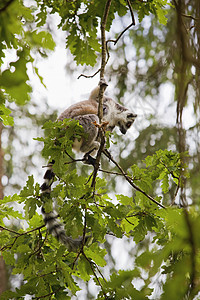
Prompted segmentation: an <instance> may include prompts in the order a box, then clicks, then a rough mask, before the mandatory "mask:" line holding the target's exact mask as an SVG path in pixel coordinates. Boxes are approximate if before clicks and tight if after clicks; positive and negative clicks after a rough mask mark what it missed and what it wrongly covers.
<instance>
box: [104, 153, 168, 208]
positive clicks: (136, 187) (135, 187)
mask: <svg viewBox="0 0 200 300" xmlns="http://www.w3.org/2000/svg"><path fill="white" fill-rule="evenodd" d="M103 153H104V154H105V155H106V156H107V157H108V158H109V159H110V160H111V161H112V162H113V163H114V164H115V165H116V167H117V168H118V169H119V170H120V171H121V173H122V174H123V176H124V178H125V179H126V180H127V181H128V182H129V183H130V185H131V186H132V187H133V188H134V189H135V190H137V191H138V192H140V193H142V194H143V195H144V196H146V197H147V198H148V199H149V200H151V201H152V202H154V203H155V204H156V205H158V206H160V207H162V208H165V206H164V205H162V204H161V203H159V202H158V201H156V200H155V199H154V198H153V197H151V196H150V195H148V194H147V193H146V192H145V191H143V190H142V189H141V188H139V187H138V186H137V185H135V184H134V183H133V181H132V180H131V179H130V177H128V176H127V175H126V173H125V172H124V170H123V169H122V168H121V167H120V165H119V164H118V163H117V162H116V161H115V160H114V159H113V158H112V156H111V154H110V153H109V152H108V151H107V150H106V151H103Z"/></svg>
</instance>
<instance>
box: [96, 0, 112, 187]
mask: <svg viewBox="0 0 200 300" xmlns="http://www.w3.org/2000/svg"><path fill="white" fill-rule="evenodd" d="M111 2H112V0H107V2H106V5H105V8H104V14H103V17H102V22H101V47H102V49H101V69H100V83H101V80H102V79H104V73H105V66H106V36H105V31H106V24H107V19H108V13H109V9H110V5H111ZM105 88H106V85H105V84H103V83H102V84H100V89H99V106H98V117H99V122H100V123H101V120H102V118H103V95H104V91H105ZM99 136H100V141H101V143H100V147H99V150H98V152H97V157H96V162H95V167H94V173H93V178H92V183H91V187H95V181H96V176H97V172H98V169H99V163H100V158H101V153H102V151H103V149H104V145H105V137H104V132H103V129H102V128H101V127H100V128H99Z"/></svg>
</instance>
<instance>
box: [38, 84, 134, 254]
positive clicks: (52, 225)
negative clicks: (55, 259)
mask: <svg viewBox="0 0 200 300" xmlns="http://www.w3.org/2000/svg"><path fill="white" fill-rule="evenodd" d="M100 85H104V87H106V86H107V84H106V83H105V81H104V80H101V81H100V83H99V86H98V87H96V88H95V89H94V90H93V91H92V92H91V94H90V97H89V99H88V100H85V101H81V102H78V103H76V104H74V105H72V106H70V107H69V108H67V109H66V110H65V111H64V112H63V113H62V114H61V115H60V117H59V118H58V120H59V121H63V120H64V119H65V118H67V119H70V118H71V119H76V120H79V124H80V125H82V127H83V129H84V132H85V133H86V135H85V136H86V137H87V138H85V137H82V138H81V140H80V141H78V140H75V141H74V144H73V149H74V150H76V151H81V152H83V153H85V154H87V153H91V151H93V150H98V148H99V145H100V143H99V141H98V128H97V127H96V126H95V124H94V123H95V122H96V123H98V122H99V118H98V98H99V89H100ZM136 117H137V115H136V114H134V113H133V112H131V111H129V110H128V109H127V108H125V107H124V106H122V105H120V104H118V103H116V102H115V101H114V100H112V99H111V98H109V97H107V96H104V97H103V119H102V122H105V123H108V126H107V130H109V131H112V130H113V129H114V127H115V126H118V127H119V129H120V131H121V132H122V133H123V134H125V133H126V132H127V130H128V129H129V128H130V127H131V125H132V124H133V122H134V121H135V118H136ZM66 130H67V129H66ZM53 163H54V162H51V163H50V164H49V166H48V169H47V171H46V173H45V175H44V183H43V184H42V186H41V191H42V195H44V194H49V193H50V191H51V184H52V182H53V179H54V176H55V175H54V173H53V170H52V166H53ZM41 198H43V197H41ZM42 213H43V215H44V221H45V224H46V226H47V228H48V230H49V231H50V233H52V234H53V235H54V236H55V237H56V238H57V239H58V240H59V241H60V242H62V243H63V244H64V245H65V246H66V248H67V249H68V251H77V250H78V248H80V246H81V245H82V237H80V238H78V239H72V238H71V237H68V236H67V235H66V233H65V230H64V227H63V225H62V224H61V223H60V222H59V221H58V220H57V217H58V215H57V213H56V212H54V211H53V212H50V213H46V212H45V210H44V208H42Z"/></svg>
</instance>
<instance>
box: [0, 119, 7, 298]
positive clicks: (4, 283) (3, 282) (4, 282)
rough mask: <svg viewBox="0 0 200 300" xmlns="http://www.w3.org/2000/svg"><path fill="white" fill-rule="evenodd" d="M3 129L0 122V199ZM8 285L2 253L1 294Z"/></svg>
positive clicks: (0, 191)
mask: <svg viewBox="0 0 200 300" xmlns="http://www.w3.org/2000/svg"><path fill="white" fill-rule="evenodd" d="M2 130H3V124H2V123H1V122H0V201H1V199H3V185H2V180H1V179H2V176H3V174H4V168H3V149H2V145H1V136H2ZM0 234H1V233H0ZM6 287H7V276H6V265H5V262H4V260H3V257H2V255H0V295H1V294H2V293H3V292H4V291H5V290H6Z"/></svg>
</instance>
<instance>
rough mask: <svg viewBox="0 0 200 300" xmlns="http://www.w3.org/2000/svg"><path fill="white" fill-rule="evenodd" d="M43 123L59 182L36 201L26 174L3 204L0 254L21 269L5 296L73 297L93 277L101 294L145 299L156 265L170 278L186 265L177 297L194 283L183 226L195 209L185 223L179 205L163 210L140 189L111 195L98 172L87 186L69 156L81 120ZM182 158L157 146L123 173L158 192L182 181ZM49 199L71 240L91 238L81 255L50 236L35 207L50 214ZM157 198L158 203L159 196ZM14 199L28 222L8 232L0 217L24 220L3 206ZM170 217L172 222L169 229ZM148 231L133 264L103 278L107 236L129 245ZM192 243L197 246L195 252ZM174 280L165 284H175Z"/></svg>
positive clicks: (35, 190) (36, 192)
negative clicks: (148, 243) (19, 280)
mask: <svg viewBox="0 0 200 300" xmlns="http://www.w3.org/2000/svg"><path fill="white" fill-rule="evenodd" d="M44 128H45V130H46V131H47V132H48V135H47V138H39V140H41V141H43V142H44V149H43V153H44V155H45V156H46V157H49V156H50V157H51V159H55V160H56V159H57V160H59V162H58V163H57V164H56V163H55V166H54V167H53V171H54V173H55V175H56V178H57V180H58V182H57V184H56V185H55V186H52V192H51V197H45V199H44V197H43V198H42V199H41V197H40V190H39V184H38V183H34V178H33V176H29V179H28V181H27V184H26V186H25V187H24V188H23V189H22V191H21V192H20V194H19V195H14V196H13V197H11V196H8V197H6V198H5V199H4V202H1V214H2V217H1V219H0V222H1V223H0V226H1V228H2V230H3V231H2V232H1V235H0V245H1V251H2V253H3V256H4V259H5V261H6V263H7V264H9V265H11V266H12V268H13V271H12V272H13V274H19V273H20V274H23V280H24V284H23V285H22V286H21V288H19V289H16V291H15V292H11V291H7V292H5V293H4V295H3V296H2V297H3V298H2V299H7V298H9V299H21V298H23V297H24V296H25V295H31V296H32V297H34V298H35V299H39V298H41V297H48V296H49V297H52V299H54V298H55V299H63V297H65V298H66V299H68V298H69V299H70V297H71V295H72V294H74V295H75V294H76V292H77V291H79V290H80V287H79V285H78V282H79V280H83V281H86V282H87V281H89V280H91V279H93V280H94V282H95V284H96V285H97V286H98V287H99V288H100V292H99V295H98V297H97V298H98V299H104V298H106V297H107V298H110V299H125V298H127V299H131V298H133V297H137V298H138V299H147V298H148V295H151V294H152V291H153V289H150V288H149V284H150V281H151V278H153V276H155V274H157V273H158V272H160V270H161V269H162V270H163V274H166V275H167V276H172V278H173V280H174V277H176V273H177V272H179V271H180V270H184V272H183V275H182V277H181V278H182V279H184V280H185V282H186V284H185V287H184V288H183V290H182V294H181V295H183V294H184V293H185V294H186V293H189V292H190V290H189V286H190V284H191V281H190V279H187V274H188V272H189V274H190V275H191V276H192V271H193V270H192V271H191V269H190V263H191V260H192V253H193V252H194V251H195V252H196V251H197V249H198V242H197V243H196V237H195V235H194V237H193V239H192V242H191V239H190V238H189V229H188V226H191V228H190V230H192V231H193V226H194V225H193V222H194V223H195V222H198V220H197V219H196V217H195V214H194V211H192V210H191V215H189V218H190V219H191V220H190V222H191V223H187V222H186V219H185V216H184V210H180V209H167V210H163V209H160V208H159V207H157V206H156V204H155V203H151V202H150V200H149V199H148V198H147V197H146V196H145V195H144V194H142V193H141V192H139V191H136V193H135V196H134V197H128V196H125V195H123V194H117V195H115V196H114V195H113V194H108V189H109V184H108V182H106V181H105V179H103V178H100V177H97V178H96V184H95V186H92V187H91V176H90V174H89V175H88V178H86V177H85V176H82V175H80V174H78V173H77V172H78V168H73V165H74V164H75V163H76V160H74V159H73V157H72V156H71V155H70V154H69V153H71V147H72V141H73V139H74V138H80V137H81V136H82V135H83V131H82V128H81V127H80V126H79V125H78V122H77V121H70V120H66V121H64V123H61V122H55V123H52V122H47V123H46V124H45V125H44ZM66 128H67V130H66ZM58 158H59V159H58ZM180 160H181V155H180V154H177V153H173V152H172V151H167V150H165V151H161V150H160V151H158V152H157V153H156V154H154V155H153V156H148V157H147V158H146V159H145V161H144V162H145V164H146V167H145V168H139V167H137V166H135V165H133V166H132V167H131V168H130V171H129V172H128V176H129V177H130V178H131V180H132V181H133V182H137V184H138V186H139V187H140V188H142V189H143V190H144V191H145V192H151V190H152V185H154V184H155V182H160V187H161V188H162V190H163V192H164V193H167V192H168V189H169V181H170V180H172V181H174V184H176V185H178V184H179V180H178V179H177V178H179V176H180V175H181V173H182V169H181V164H180ZM79 163H81V162H79ZM111 176H112V174H111ZM53 199H56V210H57V212H58V214H59V216H60V218H61V219H62V222H63V224H64V226H65V230H66V233H67V235H69V236H71V237H73V238H77V237H78V236H85V235H86V236H87V235H88V236H91V238H90V239H89V241H88V243H87V245H85V246H84V247H83V249H80V251H79V252H78V253H72V252H67V251H66V249H65V247H64V246H63V245H61V244H59V242H58V241H57V240H56V239H55V238H54V237H52V236H51V235H49V234H48V232H47V231H46V229H45V227H44V224H43V221H42V217H41V215H40V214H38V212H37V211H38V207H41V206H42V205H45V209H46V211H51V210H52V206H53V203H52V201H53ZM157 200H158V201H160V199H158V197H157ZM12 201H15V202H18V203H23V204H24V211H25V216H24V219H25V220H26V222H27V224H28V228H26V230H23V229H17V230H13V229H10V228H8V227H6V226H5V224H4V218H5V217H9V218H13V217H14V218H15V219H19V218H20V219H22V217H21V216H20V215H19V214H18V213H16V212H13V210H12V209H11V210H10V208H9V205H8V204H9V203H10V202H12ZM44 201H45V204H43V202H44ZM174 220H176V224H177V226H174V224H173V222H174ZM188 224H190V225H188ZM149 234H151V235H152V236H153V237H154V239H153V245H154V247H153V248H152V249H151V250H150V249H149V250H148V251H144V252H143V251H142V254H141V252H140V253H138V255H137V258H136V262H137V264H136V266H135V268H134V269H132V270H129V271H127V270H121V271H119V272H118V273H115V272H112V270H110V274H109V278H105V277H104V275H103V273H102V272H103V268H104V267H105V266H108V265H107V264H108V262H107V259H106V254H107V251H106V249H105V248H104V247H103V244H104V242H105V239H106V237H107V236H112V237H113V238H115V239H117V238H118V239H121V238H122V237H123V236H126V237H127V238H128V240H129V243H130V245H131V248H133V247H136V246H135V244H137V245H140V244H141V243H143V242H144V241H145V239H146V238H147V236H148V235H149ZM172 240H173V245H172V244H171V243H172ZM192 243H195V246H194V247H195V250H194V247H192ZM186 261H187V264H185V262H186ZM196 264H197V265H198V262H196ZM197 265H195V271H194V272H195V276H197V269H196V266H197ZM142 270H145V271H146V272H147V273H148V279H144V278H143V275H142ZM139 278H140V279H142V280H143V282H144V284H143V287H142V289H141V290H140V291H138V289H137V285H135V284H134V280H138V279H139ZM173 280H170V282H171V284H172V285H173V286H174V281H173ZM170 287H171V285H170V284H169V283H168V282H165V283H164V284H163V290H164V293H163V297H165V294H167V293H168V289H170ZM66 288H67V289H66ZM186 290H187V291H186ZM195 291H196V289H193V292H195ZM171 293H172V292H171ZM163 299H165V298H163Z"/></svg>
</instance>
